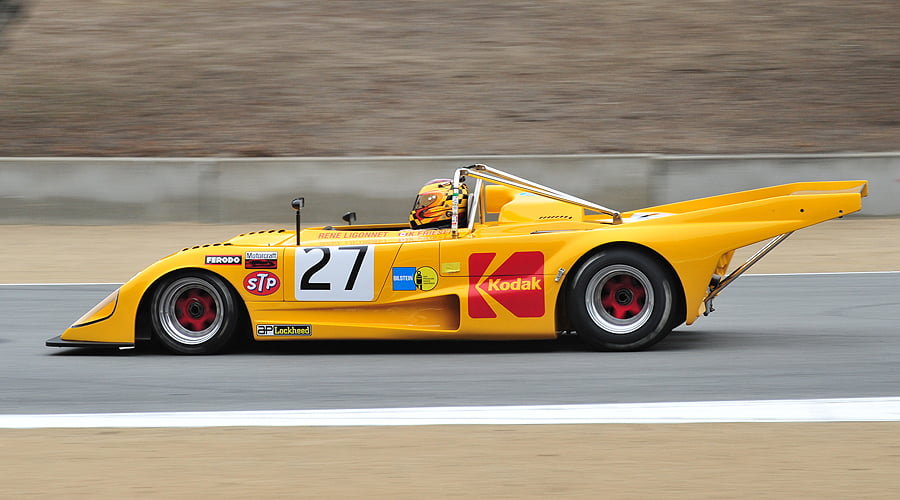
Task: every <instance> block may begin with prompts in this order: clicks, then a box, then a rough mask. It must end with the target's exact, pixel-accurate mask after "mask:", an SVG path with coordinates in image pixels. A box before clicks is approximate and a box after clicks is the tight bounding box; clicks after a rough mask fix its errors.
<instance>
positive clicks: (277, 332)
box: [256, 325, 312, 337]
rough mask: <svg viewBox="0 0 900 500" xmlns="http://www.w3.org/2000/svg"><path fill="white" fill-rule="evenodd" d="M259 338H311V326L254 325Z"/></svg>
mask: <svg viewBox="0 0 900 500" xmlns="http://www.w3.org/2000/svg"><path fill="white" fill-rule="evenodd" d="M256 335H257V336H259V337H312V325H256Z"/></svg>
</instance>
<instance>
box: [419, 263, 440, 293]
mask: <svg viewBox="0 0 900 500" xmlns="http://www.w3.org/2000/svg"><path fill="white" fill-rule="evenodd" d="M415 279H416V288H418V289H419V290H422V291H424V292H427V291H429V290H432V289H434V287H436V286H437V282H438V273H437V271H435V270H434V269H432V268H430V267H420V268H419V269H417V270H416V278H415Z"/></svg>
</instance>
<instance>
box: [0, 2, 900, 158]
mask: <svg viewBox="0 0 900 500" xmlns="http://www.w3.org/2000/svg"><path fill="white" fill-rule="evenodd" d="M19 21H20V22H18V23H16V24H14V25H12V26H10V27H9V29H7V30H6V31H7V32H6V33H5V36H4V38H5V39H6V41H7V42H8V48H7V49H6V50H5V51H3V52H2V53H0V156H5V155H10V156H56V155H69V156H72V155H77V156H98V155H99V156H107V155H111V156H209V155H213V156H260V155H262V156H266V155H299V156H310V155H317V156H323V155H325V156H333V155H336V156H343V155H395V154H396V155H420V154H428V155H434V154H438V155H440V154H492V153H497V154H527V153H606V152H638V153H645V152H668V153H746V152H822V151H893V150H897V149H898V147H900V144H898V140H897V138H898V137H900V92H897V82H898V81H900V43H898V41H897V32H898V27H900V9H898V8H897V5H896V2H895V1H893V0H869V1H848V0H818V1H814V2H813V1H793V2H783V1H777V0H752V1H741V0H725V1H708V0H657V1H653V2H647V1H638V2H633V1H605V2H597V1H594V0H552V1H534V0H515V1H513V0H503V1H495V2H484V1H480V0H461V1H454V2H411V1H405V0H387V1H381V2H377V4H373V3H372V2H368V1H363V0H347V1H341V2H243V1H225V2H223V1H213V0H195V1H191V2H175V1H170V0H166V1H159V2H137V1H133V0H126V1H117V2H111V1H107V2H97V1H93V0H65V1H64V0H39V1H31V2H30V3H29V9H28V11H27V17H25V18H24V19H20V20H19Z"/></svg>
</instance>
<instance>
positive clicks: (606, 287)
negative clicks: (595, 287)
mask: <svg viewBox="0 0 900 500" xmlns="http://www.w3.org/2000/svg"><path fill="white" fill-rule="evenodd" d="M646 296H647V292H646V290H644V287H643V286H642V285H641V284H640V283H639V282H638V280H636V279H635V278H634V277H633V276H629V275H626V274H620V275H617V276H614V277H612V278H610V279H609V280H608V281H607V282H606V283H604V284H603V289H602V290H600V304H602V305H603V309H605V310H606V312H607V313H609V314H610V315H611V316H612V317H614V318H616V319H629V318H633V317H635V316H637V315H638V314H640V313H641V311H642V310H643V309H644V302H645V299H646Z"/></svg>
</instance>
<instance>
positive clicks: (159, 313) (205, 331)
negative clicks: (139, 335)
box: [150, 271, 241, 354]
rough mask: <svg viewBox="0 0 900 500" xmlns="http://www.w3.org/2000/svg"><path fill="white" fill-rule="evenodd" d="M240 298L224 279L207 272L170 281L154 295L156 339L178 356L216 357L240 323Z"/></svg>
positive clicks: (182, 275) (153, 313) (152, 306)
mask: <svg viewBox="0 0 900 500" xmlns="http://www.w3.org/2000/svg"><path fill="white" fill-rule="evenodd" d="M239 301H240V299H239V298H238V297H236V294H235V293H234V292H233V291H232V289H231V287H230V286H229V285H228V283H226V282H225V281H224V280H223V279H222V278H220V277H218V276H216V275H214V274H211V273H207V272H203V271H195V272H190V273H183V274H178V275H175V276H172V277H169V278H167V279H166V280H164V281H163V282H162V283H160V285H159V286H157V287H156V289H155V290H154V292H153V300H152V301H151V304H150V318H151V323H152V325H153V332H154V337H155V338H156V339H157V340H158V341H159V342H160V343H161V344H162V345H163V346H164V347H165V348H166V349H168V350H170V351H172V352H174V353H177V354H215V353H217V352H221V351H222V350H224V349H225V348H227V347H229V346H230V345H231V343H232V341H233V340H234V337H235V332H236V330H237V329H238V325H239V324H240V310H241V309H240V307H239Z"/></svg>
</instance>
